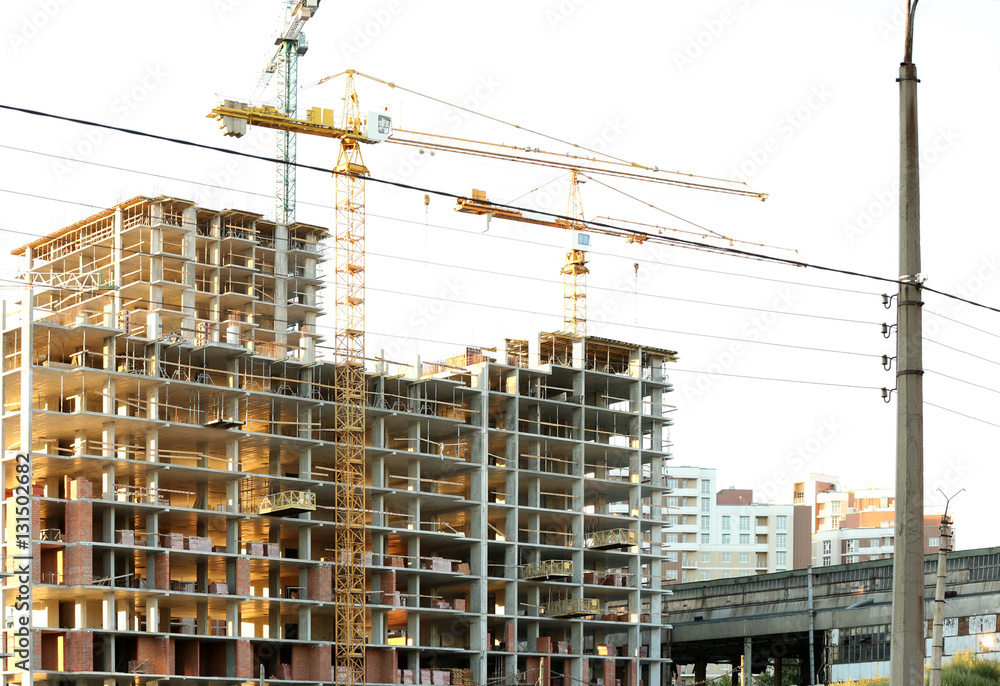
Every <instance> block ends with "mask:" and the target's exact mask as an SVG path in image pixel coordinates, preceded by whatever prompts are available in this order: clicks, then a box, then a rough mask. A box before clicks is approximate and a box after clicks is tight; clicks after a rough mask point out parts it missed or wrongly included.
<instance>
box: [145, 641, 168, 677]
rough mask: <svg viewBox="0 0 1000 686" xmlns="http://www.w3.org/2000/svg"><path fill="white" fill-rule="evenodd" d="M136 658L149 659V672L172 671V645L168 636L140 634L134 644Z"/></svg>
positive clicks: (161, 672) (164, 672) (166, 672)
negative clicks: (159, 636)
mask: <svg viewBox="0 0 1000 686" xmlns="http://www.w3.org/2000/svg"><path fill="white" fill-rule="evenodd" d="M136 659H137V660H139V661H140V662H141V661H143V660H149V671H150V673H151V674H173V673H174V646H173V642H172V641H171V640H170V639H169V638H154V637H153V636H140V637H139V640H138V645H137V646H136Z"/></svg>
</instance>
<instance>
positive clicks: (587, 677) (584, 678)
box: [580, 658, 590, 684]
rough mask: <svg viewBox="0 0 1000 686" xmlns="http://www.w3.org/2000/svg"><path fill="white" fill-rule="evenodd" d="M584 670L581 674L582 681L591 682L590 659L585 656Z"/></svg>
mask: <svg viewBox="0 0 1000 686" xmlns="http://www.w3.org/2000/svg"><path fill="white" fill-rule="evenodd" d="M581 668H582V672H581V675H580V681H581V682H583V683H585V684H589V683H590V660H588V659H587V658H583V665H581Z"/></svg>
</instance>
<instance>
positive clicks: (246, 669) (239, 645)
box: [233, 638, 253, 679]
mask: <svg viewBox="0 0 1000 686" xmlns="http://www.w3.org/2000/svg"><path fill="white" fill-rule="evenodd" d="M233 676H235V677H236V678H237V679H252V678H253V649H252V648H251V646H250V641H248V640H246V639H245V638H241V639H238V640H237V641H236V674H234V675H233Z"/></svg>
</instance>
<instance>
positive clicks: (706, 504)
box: [701, 498, 712, 514]
mask: <svg viewBox="0 0 1000 686" xmlns="http://www.w3.org/2000/svg"><path fill="white" fill-rule="evenodd" d="M701 511H702V513H703V514H708V513H709V512H711V511H712V501H711V500H710V499H709V498H702V499H701Z"/></svg>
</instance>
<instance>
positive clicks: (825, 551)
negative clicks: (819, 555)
mask: <svg viewBox="0 0 1000 686" xmlns="http://www.w3.org/2000/svg"><path fill="white" fill-rule="evenodd" d="M832 550H833V544H832V543H831V542H830V541H823V554H824V555H829V554H830V552H831V551H832Z"/></svg>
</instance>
